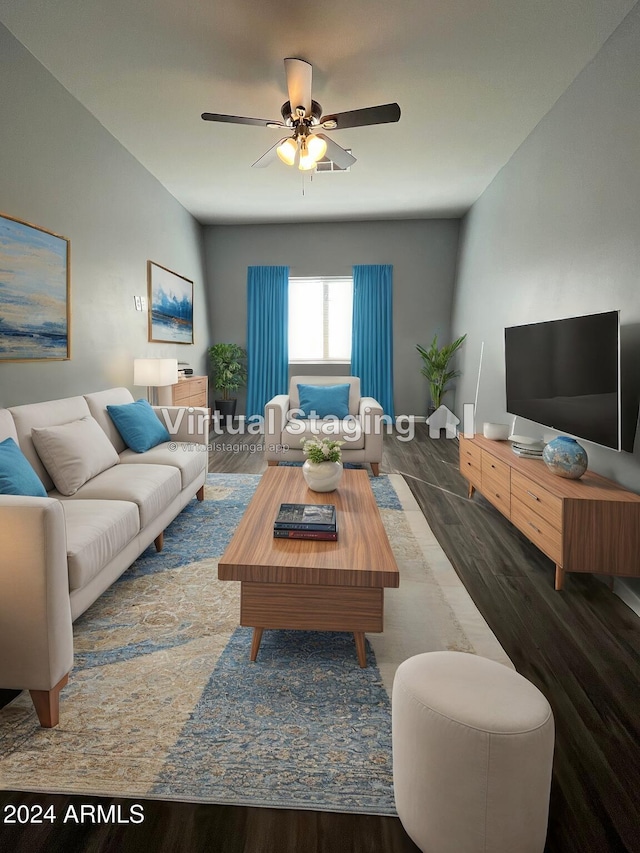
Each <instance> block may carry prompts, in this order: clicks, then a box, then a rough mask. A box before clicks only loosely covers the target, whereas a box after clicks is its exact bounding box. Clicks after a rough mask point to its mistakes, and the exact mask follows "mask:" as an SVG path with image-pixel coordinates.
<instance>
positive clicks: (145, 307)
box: [140, 296, 147, 311]
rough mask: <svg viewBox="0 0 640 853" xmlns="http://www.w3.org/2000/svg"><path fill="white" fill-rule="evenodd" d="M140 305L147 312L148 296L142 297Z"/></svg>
mask: <svg viewBox="0 0 640 853" xmlns="http://www.w3.org/2000/svg"><path fill="white" fill-rule="evenodd" d="M140 305H141V306H142V310H143V311H146V310H147V297H146V296H141V297H140Z"/></svg>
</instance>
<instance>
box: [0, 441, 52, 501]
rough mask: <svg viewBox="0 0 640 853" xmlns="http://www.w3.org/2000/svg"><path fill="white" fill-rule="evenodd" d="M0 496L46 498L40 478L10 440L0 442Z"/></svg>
mask: <svg viewBox="0 0 640 853" xmlns="http://www.w3.org/2000/svg"><path fill="white" fill-rule="evenodd" d="M0 494H3V495H26V496H30V497H34V498H46V496H47V493H46V491H45V488H44V486H43V485H42V483H41V481H40V478H39V477H38V475H37V474H36V472H35V471H34V470H33V468H32V467H31V465H30V464H29V461H28V459H27V458H26V456H25V455H24V453H23V452H22V451H21V450H20V448H19V447H18V445H17V444H16V443H15V441H14V440H13V439H12V438H5V440H4V441H1V442H0Z"/></svg>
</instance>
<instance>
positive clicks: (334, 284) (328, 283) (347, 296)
mask: <svg viewBox="0 0 640 853" xmlns="http://www.w3.org/2000/svg"><path fill="white" fill-rule="evenodd" d="M352 311H353V279H352V278H351V276H348V277H344V278H339V277H331V278H329V277H319V278H318V277H316V278H299V277H296V278H290V279H289V361H298V362H304V361H350V360H351V316H352Z"/></svg>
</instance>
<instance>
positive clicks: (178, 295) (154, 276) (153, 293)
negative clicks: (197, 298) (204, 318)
mask: <svg viewBox="0 0 640 853" xmlns="http://www.w3.org/2000/svg"><path fill="white" fill-rule="evenodd" d="M147 282H148V287H149V340H150V341H154V342H156V343H171V344H192V343H193V282H192V281H190V280H189V279H188V278H185V277H184V276H182V275H178V273H175V272H171V270H168V269H167V268H166V267H162V266H160V264H155V263H154V262H153V261H147Z"/></svg>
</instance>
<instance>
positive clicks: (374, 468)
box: [369, 462, 380, 477]
mask: <svg viewBox="0 0 640 853" xmlns="http://www.w3.org/2000/svg"><path fill="white" fill-rule="evenodd" d="M369 464H370V465H371V471H372V472H373V476H374V477H377V476H378V474H379V473H380V463H379V462H370V463H369Z"/></svg>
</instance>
